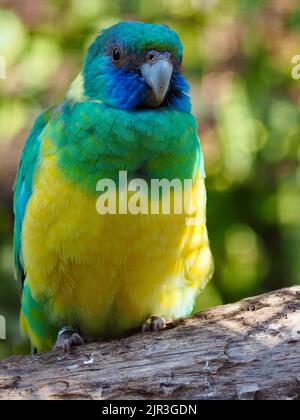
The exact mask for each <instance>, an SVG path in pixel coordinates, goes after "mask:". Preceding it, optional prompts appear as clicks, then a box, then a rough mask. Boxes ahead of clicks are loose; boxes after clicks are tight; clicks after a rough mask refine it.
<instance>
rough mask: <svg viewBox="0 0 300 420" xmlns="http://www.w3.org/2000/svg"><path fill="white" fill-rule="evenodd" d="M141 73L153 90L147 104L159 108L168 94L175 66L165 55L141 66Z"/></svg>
mask: <svg viewBox="0 0 300 420" xmlns="http://www.w3.org/2000/svg"><path fill="white" fill-rule="evenodd" d="M141 73H142V76H143V77H144V79H145V81H146V83H147V84H148V86H149V87H150V89H151V93H150V95H149V98H148V101H147V104H148V105H150V106H154V107H157V106H159V105H161V104H162V103H163V101H164V99H165V97H166V94H167V92H168V89H169V86H170V81H171V77H172V74H173V65H172V64H171V63H170V61H169V60H168V59H167V58H165V57H164V56H163V55H160V56H159V57H156V59H155V60H154V61H153V60H152V61H147V62H145V63H144V64H142V66H141Z"/></svg>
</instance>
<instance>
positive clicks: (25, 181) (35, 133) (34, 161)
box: [14, 108, 53, 290]
mask: <svg viewBox="0 0 300 420" xmlns="http://www.w3.org/2000/svg"><path fill="white" fill-rule="evenodd" d="M52 111H53V108H50V109H49V110H48V111H46V112H44V113H42V114H41V115H40V116H39V117H38V119H37V120H36V122H35V124H34V126H33V128H32V130H31V132H30V134H29V137H28V139H27V140H26V143H25V146H24V150H23V153H22V156H21V162H20V166H19V171H18V175H17V179H16V183H15V187H14V214H15V225H14V260H15V269H16V276H17V280H18V282H19V286H20V289H21V290H22V288H23V284H24V280H25V272H24V268H23V261H22V239H21V237H22V226H23V220H24V215H25V211H26V206H27V203H28V200H29V199H30V196H31V194H32V191H33V177H34V173H35V171H36V168H37V166H38V163H39V156H40V134H41V132H42V131H43V129H44V127H45V126H46V125H47V123H48V121H49V119H50V117H51V115H52Z"/></svg>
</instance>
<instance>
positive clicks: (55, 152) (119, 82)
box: [14, 21, 214, 353]
mask: <svg viewBox="0 0 300 420" xmlns="http://www.w3.org/2000/svg"><path fill="white" fill-rule="evenodd" d="M182 62H183V44H182V42H181V40H180V38H179V35H178V34H177V32H176V31H175V30H173V29H171V28H170V27H169V26H166V25H163V24H153V23H144V22H138V21H122V22H120V23H117V24H115V25H113V26H111V27H109V28H107V29H103V30H102V31H100V33H98V35H97V37H96V39H95V40H94V41H93V43H92V44H91V46H90V47H89V48H88V51H87V53H86V55H85V58H84V61H83V65H82V67H81V70H80V73H79V75H78V76H77V77H76V79H75V80H74V81H73V82H72V83H71V84H70V87H69V88H68V90H67V92H66V94H65V97H64V99H63V100H62V102H61V103H60V104H59V105H55V106H52V107H51V108H49V109H48V110H46V111H45V112H42V113H41V115H40V116H39V117H38V118H37V120H36V121H35V123H34V125H33V128H32V130H31V132H30V134H29V136H28V138H27V140H26V142H25V146H24V149H23V152H22V155H21V160H20V164H19V169H18V173H17V177H16V182H15V186H14V216H15V221H14V261H15V268H16V270H15V271H16V277H17V280H18V283H19V288H20V293H21V309H20V325H21V330H22V331H23V333H24V334H25V335H27V336H28V338H29V340H30V343H31V347H32V351H33V352H35V353H36V352H44V351H48V350H51V349H52V348H54V349H57V350H59V351H63V352H66V353H69V352H70V350H71V348H72V347H73V346H78V345H82V344H83V343H84V342H86V340H87V339H88V337H96V338H99V339H113V338H118V337H122V336H124V335H125V334H128V333H130V331H134V330H139V329H140V331H141V332H142V333H150V332H156V333H159V332H160V331H162V330H163V329H165V328H166V326H167V325H168V323H169V322H172V321H173V320H175V319H178V318H181V317H186V316H189V315H191V314H192V312H193V308H194V305H195V302H196V301H197V298H198V296H199V294H200V292H201V291H202V290H203V289H204V287H205V285H206V284H207V282H208V281H209V280H210V279H211V277H212V274H213V265H214V264H213V257H212V253H211V250H210V244H209V239H208V233H207V226H206V201H207V198H206V186H205V169H204V159H203V153H202V149H201V144H200V140H199V137H198V126H197V122H196V119H195V117H194V116H193V114H192V106H191V98H190V86H189V84H188V82H187V80H186V78H185V76H184V75H183V70H182ZM122 171H123V172H124V171H126V173H127V176H128V179H129V180H134V179H140V180H143V182H144V183H146V185H147V186H149V191H148V193H144V194H146V199H147V202H148V203H149V207H150V201H151V199H152V198H151V194H150V191H151V188H154V187H153V184H152V181H153V180H167V181H169V182H172V181H173V180H180V181H182V182H184V181H185V180H187V179H188V180H192V181H193V182H192V184H190V186H189V204H190V207H189V211H190V212H189V215H190V214H192V216H193V220H197V222H195V223H194V222H191V223H188V222H187V220H190V219H187V214H186V212H185V211H182V212H181V213H179V212H176V211H174V210H173V211H170V212H169V213H168V214H167V212H154V213H152V212H148V213H147V214H145V212H144V211H136V212H134V214H132V213H130V212H128V211H127V212H124V211H114V212H107V213H105V212H99V211H98V210H97V201H98V200H99V197H101V196H102V195H103V194H106V195H107V194H108V195H109V194H113V192H115V193H117V192H119V193H120V191H121V188H123V187H121V185H120V183H119V174H120V172H122ZM104 179H106V180H107V179H108V180H111V181H112V182H114V183H115V184H114V185H115V186H116V187H115V191H113V189H112V190H111V191H110V192H108V191H107V190H105V192H104V191H102V192H101V194H100V193H99V191H98V189H97V184H98V183H99V181H101V180H104ZM195 185H196V186H195ZM122 191H123V190H122ZM132 194H133V193H132V192H131V193H129V194H128V196H127V198H126V199H127V200H128V201H129V200H130V199H131V198H132ZM140 194H142V193H141V192H140ZM179 194H180V191H179V190H178V189H176V188H174V189H171V191H170V192H169V193H168V194H167V193H166V192H164V191H160V193H159V195H158V199H159V206H160V207H159V208H161V204H162V202H163V200H164V196H169V197H170V199H171V201H172V200H173V201H174V202H175V200H179V201H180V200H182V195H181V196H179ZM118 197H119V198H118ZM118 197H117V198H116V200H117V202H118V203H117V204H118V206H120V205H121V203H120V202H119V200H120V197H121V196H118ZM144 198H145V197H144Z"/></svg>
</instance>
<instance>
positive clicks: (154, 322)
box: [142, 316, 167, 333]
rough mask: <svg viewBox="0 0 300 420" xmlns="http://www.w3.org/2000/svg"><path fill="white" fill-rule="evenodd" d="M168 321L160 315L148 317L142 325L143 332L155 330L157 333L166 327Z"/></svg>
mask: <svg viewBox="0 0 300 420" xmlns="http://www.w3.org/2000/svg"><path fill="white" fill-rule="evenodd" d="M166 325H167V322H166V320H165V319H164V318H162V317H160V316H151V317H150V318H148V319H147V321H146V322H145V323H144V325H143V326H142V332H143V333H146V332H151V331H154V332H156V333H158V332H160V331H162V330H163V329H165V328H166Z"/></svg>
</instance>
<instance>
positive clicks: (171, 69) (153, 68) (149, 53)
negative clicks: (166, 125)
mask: <svg viewBox="0 0 300 420" xmlns="http://www.w3.org/2000/svg"><path fill="white" fill-rule="evenodd" d="M182 53H183V47H182V44H181V42H180V39H179V37H178V35H177V33H176V32H175V31H173V30H171V29H170V28H168V27H167V26H164V25H154V24H146V23H142V22H122V23H119V24H117V25H115V26H112V27H111V28H109V29H105V30H104V31H102V32H101V33H100V35H99V36H98V37H97V38H96V40H95V41H94V42H93V44H92V45H91V46H90V48H89V50H88V53H87V56H86V58H85V62H84V66H83V71H82V78H83V80H82V83H83V91H84V95H85V96H86V97H87V98H89V99H91V100H99V101H101V102H103V103H104V104H106V105H107V106H111V107H114V108H118V109H125V110H138V109H143V108H159V107H169V108H172V109H176V110H179V111H184V112H189V111H190V108H191V106H190V98H189V96H188V92H189V85H188V83H187V82H186V80H185V78H184V77H183V75H182V73H181V64H182Z"/></svg>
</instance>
